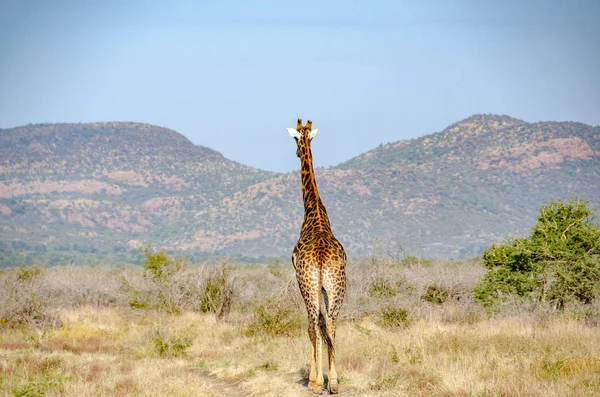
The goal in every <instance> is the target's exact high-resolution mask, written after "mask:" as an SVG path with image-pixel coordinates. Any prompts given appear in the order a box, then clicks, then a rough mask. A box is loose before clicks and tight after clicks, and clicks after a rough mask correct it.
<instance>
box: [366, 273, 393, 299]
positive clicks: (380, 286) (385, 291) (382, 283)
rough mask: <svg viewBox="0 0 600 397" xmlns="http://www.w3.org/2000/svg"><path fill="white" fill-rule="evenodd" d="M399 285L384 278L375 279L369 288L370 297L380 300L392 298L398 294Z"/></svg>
mask: <svg viewBox="0 0 600 397" xmlns="http://www.w3.org/2000/svg"><path fill="white" fill-rule="evenodd" d="M397 287H398V285H394V284H393V283H392V282H391V281H390V280H386V279H385V278H383V277H378V278H375V280H373V281H372V282H371V285H370V286H369V295H370V296H372V297H378V298H391V297H392V296H396V295H397V294H398V288H397Z"/></svg>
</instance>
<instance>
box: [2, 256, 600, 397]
mask: <svg viewBox="0 0 600 397" xmlns="http://www.w3.org/2000/svg"><path fill="white" fill-rule="evenodd" d="M484 273H485V268H484V266H483V265H482V263H480V262H479V261H465V262H453V263H449V262H430V261H421V260H418V259H416V258H410V257H408V258H404V259H402V260H393V259H390V260H382V259H369V258H367V259H362V260H356V261H353V262H351V263H350V264H349V266H348V277H349V291H348V295H347V298H346V301H345V303H344V306H343V309H342V313H341V315H340V320H339V326H338V332H337V339H338V351H337V359H338V371H339V374H340V379H339V380H340V384H341V393H342V394H343V395H354V396H398V395H400V396H402V395H406V396H556V397H558V396H593V395H598V394H599V393H600V332H599V331H600V328H599V326H600V302H599V301H598V300H595V301H593V302H591V303H590V304H587V305H583V304H582V305H577V304H572V305H568V306H566V307H564V308H563V309H562V310H558V309H556V308H554V307H552V306H551V305H549V304H544V303H527V302H525V301H519V300H516V299H515V300H510V299H509V300H505V301H503V303H502V304H501V305H499V306H496V307H495V308H494V310H493V311H489V310H486V309H484V308H483V307H482V306H480V305H479V304H477V303H476V302H475V301H474V299H473V297H472V292H471V291H472V290H473V287H474V286H475V284H476V283H477V282H478V280H480V279H481V277H482V276H483V274H484ZM0 299H1V301H0V394H2V395H7V396H13V395H14V396H45V395H48V396H59V395H60V396H126V395H132V396H165V395H168V396H305V395H310V393H309V391H308V390H307V388H306V383H307V378H308V362H309V352H310V343H309V340H308V336H307V333H306V331H305V329H306V319H305V311H304V306H303V303H302V301H301V298H300V294H299V291H298V287H297V284H296V281H295V277H294V274H293V269H292V266H291V264H284V263H277V262H273V263H270V264H265V265H244V264H228V263H227V262H215V263H203V264H201V265H191V264H187V263H185V262H184V261H180V260H174V259H171V258H168V257H166V256H161V255H160V253H155V254H151V253H149V252H147V259H146V265H145V266H144V268H142V267H113V268H110V267H64V266H58V267H48V268H37V267H24V268H12V269H8V270H4V271H2V273H0ZM325 368H326V364H325Z"/></svg>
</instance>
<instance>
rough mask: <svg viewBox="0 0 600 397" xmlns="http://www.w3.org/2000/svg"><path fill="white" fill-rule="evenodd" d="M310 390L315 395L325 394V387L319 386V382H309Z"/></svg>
mask: <svg viewBox="0 0 600 397" xmlns="http://www.w3.org/2000/svg"><path fill="white" fill-rule="evenodd" d="M308 388H309V389H310V390H312V392H313V393H315V394H321V393H322V392H323V385H318V384H317V382H309V383H308Z"/></svg>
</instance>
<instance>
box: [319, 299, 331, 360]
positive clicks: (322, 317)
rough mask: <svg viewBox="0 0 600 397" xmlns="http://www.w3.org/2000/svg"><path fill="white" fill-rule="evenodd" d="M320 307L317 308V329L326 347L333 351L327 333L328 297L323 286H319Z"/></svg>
mask: <svg viewBox="0 0 600 397" xmlns="http://www.w3.org/2000/svg"><path fill="white" fill-rule="evenodd" d="M319 301H320V305H319V306H320V309H319V329H320V330H321V336H322V337H323V340H324V341H325V344H326V345H327V349H329V351H330V352H333V341H332V340H331V336H330V335H329V332H328V331H329V330H328V329H327V313H329V297H328V296H327V291H325V288H321V294H320V295H319Z"/></svg>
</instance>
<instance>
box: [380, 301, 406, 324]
mask: <svg viewBox="0 0 600 397" xmlns="http://www.w3.org/2000/svg"><path fill="white" fill-rule="evenodd" d="M410 323H411V318H410V312H409V311H408V309H404V308H401V307H393V306H388V307H386V308H384V309H383V310H381V321H380V325H381V326H382V327H400V328H407V327H408V326H409V325H410Z"/></svg>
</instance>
